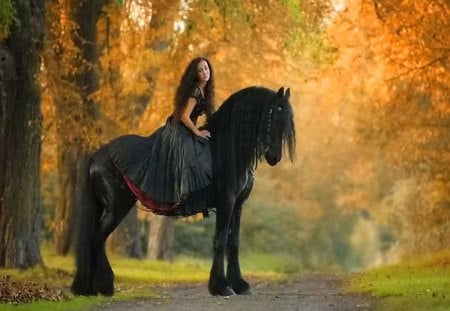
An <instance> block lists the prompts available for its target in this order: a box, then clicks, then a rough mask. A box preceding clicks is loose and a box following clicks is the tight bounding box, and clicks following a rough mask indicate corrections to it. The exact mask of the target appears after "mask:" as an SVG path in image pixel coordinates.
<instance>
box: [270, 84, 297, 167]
mask: <svg viewBox="0 0 450 311" xmlns="http://www.w3.org/2000/svg"><path fill="white" fill-rule="evenodd" d="M289 97H290V89H289V88H288V89H287V90H286V92H284V88H283V87H282V88H280V89H279V90H278V92H277V94H276V98H275V100H274V101H273V102H272V103H270V104H269V107H268V111H267V112H266V118H265V123H266V124H265V129H264V132H265V135H266V137H265V142H264V145H265V148H264V149H265V152H264V157H265V159H266V161H267V163H268V164H269V165H271V166H274V165H276V164H277V163H278V162H280V160H281V158H282V154H283V147H286V149H287V150H288V152H289V156H290V158H291V159H292V158H293V156H294V152H295V128H294V121H293V113H292V107H291V104H290V103H289Z"/></svg>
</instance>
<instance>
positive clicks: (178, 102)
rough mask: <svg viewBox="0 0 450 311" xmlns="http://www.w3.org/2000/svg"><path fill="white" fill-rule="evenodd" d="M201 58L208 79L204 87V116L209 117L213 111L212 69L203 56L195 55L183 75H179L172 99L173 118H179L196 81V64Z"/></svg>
mask: <svg viewBox="0 0 450 311" xmlns="http://www.w3.org/2000/svg"><path fill="white" fill-rule="evenodd" d="M202 60H204V61H205V62H206V63H207V64H208V67H209V80H208V82H207V83H206V87H205V99H206V107H205V113H206V117H207V118H209V116H210V115H211V114H212V113H213V112H214V70H213V67H212V66H211V63H210V62H209V60H207V59H206V58H204V57H197V58H194V59H193V60H192V61H191V62H190V63H189V65H188V66H187V68H186V70H185V71H184V74H183V76H182V77H181V80H180V84H179V85H178V88H177V92H176V94H175V100H174V104H175V107H174V113H173V116H174V118H175V119H180V117H181V114H182V113H183V109H184V107H185V106H186V103H187V101H188V99H189V97H191V95H192V92H193V91H194V88H195V87H196V85H197V83H198V76H197V65H198V64H199V63H200V62H201V61H202Z"/></svg>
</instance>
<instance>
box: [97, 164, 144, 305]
mask: <svg viewBox="0 0 450 311" xmlns="http://www.w3.org/2000/svg"><path fill="white" fill-rule="evenodd" d="M103 173H104V174H109V176H108V178H104V176H105V175H104V174H103V175H102V178H99V179H98V180H97V181H98V183H97V184H96V192H97V198H98V200H99V201H100V203H101V205H102V206H103V207H104V210H103V215H102V217H101V219H100V234H99V235H98V236H96V237H95V243H94V250H93V252H94V262H95V265H94V272H93V281H92V288H93V290H94V292H96V293H100V294H102V295H107V296H111V295H113V294H114V273H113V270H112V268H111V265H110V263H109V261H108V258H107V256H106V250H105V243H106V240H107V238H108V236H109V235H110V234H111V233H112V232H113V231H114V229H115V228H116V227H117V226H118V225H119V223H120V222H121V221H122V219H123V218H124V217H125V216H126V215H127V214H128V212H129V211H130V209H131V208H132V207H133V205H134V204H135V203H136V199H135V198H134V196H133V195H132V194H131V192H130V191H129V189H128V187H127V186H126V183H125V181H124V180H123V177H122V175H121V174H120V172H118V171H117V170H111V171H108V172H103ZM106 180H108V181H109V182H106ZM112 189H113V190H112ZM100 193H102V194H103V196H101V195H98V194H100Z"/></svg>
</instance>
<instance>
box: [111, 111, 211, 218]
mask: <svg viewBox="0 0 450 311" xmlns="http://www.w3.org/2000/svg"><path fill="white" fill-rule="evenodd" d="M106 147H107V150H108V154H109V156H110V158H111V160H112V161H113V163H114V165H115V166H116V168H117V169H118V170H119V171H120V172H121V173H122V175H123V176H124V178H125V180H126V182H127V184H128V187H129V188H130V190H131V191H132V192H133V193H134V195H135V197H136V198H137V199H138V200H139V201H141V203H142V204H143V205H144V206H146V207H147V208H148V209H150V211H152V212H154V213H156V214H159V215H166V216H190V215H193V214H196V213H199V212H203V213H204V214H207V210H208V208H211V207H212V205H213V202H212V193H211V188H212V186H211V182H212V159H211V148H210V144H209V141H208V140H207V139H204V138H200V137H198V136H196V135H194V134H193V133H192V132H191V131H190V130H189V129H187V128H186V127H185V126H184V125H183V124H181V123H180V122H177V121H174V120H171V119H169V120H168V121H167V123H166V125H164V126H163V127H161V128H159V129H158V130H157V131H156V132H154V133H153V134H152V135H150V136H148V137H142V136H137V135H126V136H122V137H119V138H116V139H114V140H112V141H111V142H110V143H109V144H108V145H107V146H106Z"/></svg>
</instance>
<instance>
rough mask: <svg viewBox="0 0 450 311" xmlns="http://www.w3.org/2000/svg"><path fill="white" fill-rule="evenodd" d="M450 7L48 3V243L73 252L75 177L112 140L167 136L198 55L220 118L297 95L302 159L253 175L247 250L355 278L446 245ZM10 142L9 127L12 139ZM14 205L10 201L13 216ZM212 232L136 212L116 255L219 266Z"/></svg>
mask: <svg viewBox="0 0 450 311" xmlns="http://www.w3.org/2000/svg"><path fill="white" fill-rule="evenodd" d="M449 6H450V5H449V3H448V1H445V0H424V1H412V0H407V1H402V2H400V3H398V1H394V0H334V1H325V0H306V1H298V0H245V1H236V0H224V1H215V0H191V1H185V0H169V1H162V0H154V1H151V0H138V1H137V0H136V1H135V0H130V1H123V2H122V1H119V0H117V1H106V2H105V1H94V0H89V1H88V0H86V1H82V2H79V1H69V0H64V1H47V2H46V6H45V14H46V26H45V39H44V41H43V51H42V65H41V67H40V69H41V70H40V75H39V82H40V84H41V91H42V103H41V110H42V113H43V116H44V120H43V127H42V138H43V139H42V143H43V148H42V153H41V167H42V171H41V177H42V178H41V180H42V187H41V188H42V202H43V209H42V213H41V212H40V211H39V210H37V209H36V210H34V212H33V213H34V214H35V215H38V217H37V218H36V219H39V218H42V220H43V230H42V239H43V240H44V241H48V242H50V243H53V245H54V247H55V249H56V251H57V252H58V253H61V254H64V253H67V252H68V251H69V250H70V245H71V236H72V235H73V229H72V228H71V219H73V215H74V213H75V212H76V204H77V198H78V197H79V193H78V192H77V183H78V179H77V176H78V175H79V173H80V170H81V169H82V168H83V167H84V165H85V163H86V161H87V159H88V156H89V154H90V153H91V152H92V150H94V149H95V148H96V147H98V146H100V145H101V144H104V143H106V142H107V141H109V140H110V139H112V138H114V137H116V136H119V135H123V134H128V133H134V134H139V135H144V136H145V135H150V134H151V133H152V132H153V131H154V130H155V129H156V128H158V127H159V126H161V125H162V124H164V122H165V119H166V118H167V116H168V115H169V114H170V113H171V111H172V105H173V104H172V101H173V96H174V92H175V89H176V86H177V84H178V82H179V79H180V77H181V74H182V71H183V70H184V68H185V67H186V65H187V64H188V62H189V61H190V59H192V58H193V57H196V56H198V55H203V56H206V57H208V58H209V59H210V60H211V61H212V64H213V66H214V69H215V74H216V106H219V105H220V104H221V103H222V102H223V101H224V100H225V99H226V98H227V97H228V96H229V95H230V94H232V93H233V92H235V91H237V90H239V89H241V88H244V87H247V86H249V85H264V86H266V87H269V88H273V89H276V88H279V87H280V86H286V87H290V88H291V91H292V104H293V106H294V112H295V122H296V127H297V128H296V129H297V146H298V148H297V159H296V160H295V162H294V163H289V162H283V163H282V164H280V165H278V166H277V167H276V168H269V167H267V166H265V165H264V164H263V165H261V166H260V167H259V168H258V170H257V172H256V182H255V189H254V192H253V193H252V196H251V197H250V199H249V201H248V203H247V205H246V207H245V208H244V211H243V220H242V221H243V225H242V248H243V251H244V252H245V251H251V252H254V253H258V254H265V253H270V254H276V255H279V256H287V257H289V258H293V259H292V260H293V261H296V262H297V263H298V264H299V265H300V266H302V267H304V268H307V269H319V268H321V269H322V268H328V269H330V268H331V269H345V270H352V269H360V268H365V267H369V266H373V265H377V264H382V263H386V262H389V261H392V260H395V259H396V258H398V257H399V256H402V255H405V254H414V253H417V252H420V253H423V252H426V251H436V250H440V249H444V248H448V245H449V242H450V241H449V239H450V234H449V233H450V232H449V230H450V228H449V227H448V223H449V217H450V213H449V208H450V193H449V189H450V180H449V172H450V167H449V163H450V150H449V149H450V132H449V128H450V104H449V103H450V98H449V83H450V76H449V61H450V60H449V52H450V47H449V42H450V40H449V39H450V34H449V32H450V27H449V26H450V25H449V23H450V8H449ZM5 10H6V7H5ZM6 13H7V12H6ZM6 13H5V14H6ZM6 15H7V14H6ZM2 16H3V15H2V14H0V20H2V18H3V17H2ZM2 24H5V25H6V22H3V21H2ZM5 38H6V37H5ZM5 40H6V39H4V41H5ZM5 42H6V41H5ZM2 66H3V65H2ZM2 68H3V67H2ZM2 70H4V69H2ZM2 72H3V71H2ZM2 77H3V76H2ZM2 79H3V78H2ZM3 81H6V80H2V83H5V82H3ZM2 85H4V84H2ZM2 87H4V86H2ZM2 107H3V106H2ZM2 109H3V108H2ZM1 112H2V115H0V117H1V120H2V121H3V120H5V116H6V114H5V113H4V111H3V110H2V111H1ZM5 131H6V132H5ZM8 131H10V130H8V129H6V130H3V127H2V139H3V138H4V137H6V136H5V135H6V134H4V133H7V132H8ZM8 133H9V132H8ZM1 145H2V146H1V147H2V149H0V150H1V153H0V154H1V156H2V165H4V164H5V163H8V162H4V161H3V159H4V158H5V154H4V150H6V149H4V148H3V146H5V143H4V142H3V141H2V144H1ZM5 165H6V164H5ZM2 167H3V166H2ZM2 171H3V170H2ZM0 179H2V178H0ZM3 180H4V179H3ZM0 182H1V180H0ZM0 186H2V187H1V188H0V189H6V188H5V187H4V185H3V184H1V183H0ZM2 191H4V190H2ZM38 201H39V200H38ZM10 206H13V205H10ZM36 206H37V205H36ZM11 208H12V207H6V205H5V204H4V203H3V201H2V217H3V215H6V214H4V213H3V210H5V209H7V210H11ZM40 214H41V215H40ZM213 224H214V214H212V215H211V218H210V219H206V220H201V221H200V219H199V218H198V217H193V218H190V219H186V220H180V221H176V222H173V221H172V220H169V219H160V218H159V217H154V216H152V215H151V214H149V213H146V212H143V211H141V210H140V209H133V210H132V212H130V215H128V217H127V221H126V222H124V223H123V224H122V225H121V227H120V228H119V229H118V230H117V231H116V232H115V233H114V235H113V237H112V238H111V239H110V245H109V250H110V251H113V252H117V253H120V254H122V255H127V256H134V257H144V256H148V257H150V258H173V256H179V255H183V254H189V255H194V256H209V253H210V250H211V240H212V232H213V230H212V228H213ZM152 227H153V230H152ZM158 232H159V233H158ZM161 232H162V233H161ZM158 234H160V235H158ZM162 235H164V236H165V238H164V239H163V238H162ZM155 239H156V240H157V241H159V242H161V243H152V241H155ZM2 243H3V245H4V242H2ZM172 243H173V244H172ZM156 244H158V245H156ZM0 246H1V245H0ZM152 246H153V247H154V249H152ZM148 250H150V251H148ZM164 250H165V251H164ZM294 258H295V259H294Z"/></svg>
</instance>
